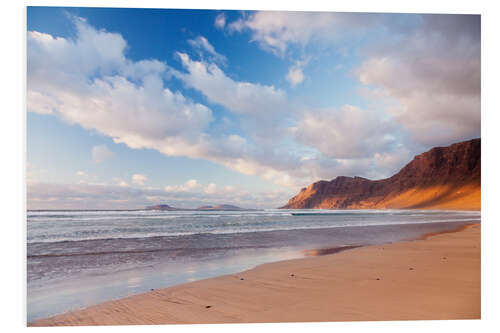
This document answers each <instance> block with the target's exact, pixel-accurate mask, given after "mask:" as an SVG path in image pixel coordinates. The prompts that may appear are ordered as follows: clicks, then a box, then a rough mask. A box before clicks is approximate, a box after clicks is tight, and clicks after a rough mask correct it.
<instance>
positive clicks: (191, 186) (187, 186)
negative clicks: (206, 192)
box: [163, 179, 201, 192]
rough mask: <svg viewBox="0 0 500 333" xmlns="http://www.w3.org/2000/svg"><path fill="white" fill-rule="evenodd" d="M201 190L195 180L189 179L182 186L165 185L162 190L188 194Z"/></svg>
mask: <svg viewBox="0 0 500 333" xmlns="http://www.w3.org/2000/svg"><path fill="white" fill-rule="evenodd" d="M199 188H201V185H200V184H199V183H198V181H197V180H196V179H190V180H188V181H186V182H185V183H184V184H182V185H167V186H165V187H164V188H163V189H164V191H165V192H190V191H194V190H197V189H199Z"/></svg>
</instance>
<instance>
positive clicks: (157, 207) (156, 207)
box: [146, 204, 253, 211]
mask: <svg viewBox="0 0 500 333" xmlns="http://www.w3.org/2000/svg"><path fill="white" fill-rule="evenodd" d="M146 209H147V210H166V211H179V210H182V211H207V210H208V211H212V210H218V211H220V210H225V211H239V210H253V209H245V208H241V207H238V206H234V205H216V206H201V207H198V208H176V207H172V206H169V205H166V204H163V205H154V206H148V207H146Z"/></svg>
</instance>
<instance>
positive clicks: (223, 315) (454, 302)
mask: <svg viewBox="0 0 500 333" xmlns="http://www.w3.org/2000/svg"><path fill="white" fill-rule="evenodd" d="M315 251H317V252H318V253H316V254H311V255H310V256H306V257H305V258H299V259H291V260H285V261H278V262H272V263H267V264H263V265H259V266H257V267H255V268H252V269H249V270H246V271H243V272H240V273H235V274H229V275H223V276H218V277H214V278H209V279H204V280H199V281H194V282H189V283H183V284H179V285H175V286H171V287H167V288H162V289H156V290H153V291H150V292H147V293H143V294H138V295H133V296H128V297H125V298H121V299H117V300H112V301H107V302H104V303H100V304H97V305H93V306H90V307H87V308H84V309H81V310H76V311H71V312H67V313H63V314H59V315H55V316H51V317H49V318H45V319H38V320H35V321H33V322H31V323H28V326H61V325H62V326H73V325H82V326H88V325H140V324H194V323H199V324H206V323H252V322H255V323H257V322H260V323H262V322H308V321H360V320H419V319H427V320H430V319H479V318H480V314H481V311H480V297H481V296H480V295H481V294H480V273H481V271H480V267H481V266H480V223H471V224H468V225H465V226H461V227H460V228H457V229H454V230H448V231H443V232H437V233H429V234H425V235H423V236H422V237H421V238H419V239H416V240H410V241H399V242H394V243H390V244H383V245H375V246H373V245H372V246H361V247H356V248H342V249H340V250H338V248H337V249H333V250H332V249H318V250H315ZM329 251H333V252H329ZM332 253H335V254H332ZM382 256H384V257H386V260H382V259H383V258H381V257H382ZM387 256H389V258H390V259H388V260H387ZM443 258H446V259H443ZM452 258H453V260H452ZM450 263H454V265H450ZM409 264H411V266H414V267H405V268H402V267H400V266H408V265H409ZM396 267H397V269H396ZM445 268H446V269H447V270H443V269H445ZM412 273H413V274H412ZM409 274H412V275H409ZM389 276H392V277H389ZM446 277H448V279H450V280H449V281H447V280H446ZM409 278H410V280H408V279H409ZM415 278H417V279H415ZM443 279H444V280H443ZM410 281H411V282H413V283H410ZM377 285H378V287H379V288H377ZM380 287H382V288H380ZM402 296H404V297H402ZM341 300H342V301H341ZM404 305H406V307H405V306H404ZM381 309H382V311H381ZM384 309H385V311H384Z"/></svg>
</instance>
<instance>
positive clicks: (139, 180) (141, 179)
mask: <svg viewBox="0 0 500 333" xmlns="http://www.w3.org/2000/svg"><path fill="white" fill-rule="evenodd" d="M147 180H148V177H147V176H146V175H143V174H139V173H136V174H133V175H132V183H134V184H137V185H141V186H143V185H144V183H145V182H146V181H147Z"/></svg>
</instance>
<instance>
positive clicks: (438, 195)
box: [281, 138, 481, 210]
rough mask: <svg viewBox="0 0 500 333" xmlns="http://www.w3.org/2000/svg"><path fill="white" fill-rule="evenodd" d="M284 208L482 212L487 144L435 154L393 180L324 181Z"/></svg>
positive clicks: (458, 145)
mask: <svg viewBox="0 0 500 333" xmlns="http://www.w3.org/2000/svg"><path fill="white" fill-rule="evenodd" d="M281 208H284V209H285V208H286V209H307V208H324V209H373V208H377V209H384V208H401V209H403V208H404V209H424V208H425V209H452V210H455V209H458V210H480V209H481V139H480V138H478V139H473V140H469V141H464V142H459V143H455V144H452V145H450V146H448V147H435V148H432V149H431V150H429V151H427V152H425V153H423V154H420V155H417V156H415V158H414V159H413V160H412V161H411V162H410V163H408V164H407V165H406V166H405V167H403V168H402V169H401V171H399V172H398V173H397V174H395V175H393V176H392V177H390V178H386V179H381V180H370V179H366V178H362V177H344V176H340V177H337V178H335V179H333V180H330V181H325V180H320V181H318V182H315V183H313V184H311V185H309V186H308V187H306V188H303V189H302V190H301V191H300V192H299V193H298V194H297V195H296V196H294V197H293V198H291V199H290V200H289V201H288V203H287V204H286V205H284V206H283V207H281Z"/></svg>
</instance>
